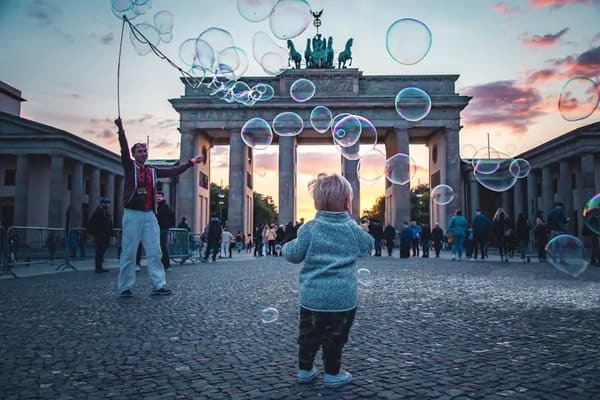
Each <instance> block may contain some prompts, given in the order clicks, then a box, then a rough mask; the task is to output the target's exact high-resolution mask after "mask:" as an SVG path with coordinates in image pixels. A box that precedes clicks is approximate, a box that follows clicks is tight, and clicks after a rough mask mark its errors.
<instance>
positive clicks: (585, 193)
mask: <svg viewBox="0 0 600 400" xmlns="http://www.w3.org/2000/svg"><path fill="white" fill-rule="evenodd" d="M580 163H581V189H580V190H578V191H577V193H578V196H577V197H576V198H575V204H573V208H572V209H566V212H567V215H569V213H571V212H572V210H573V209H575V210H577V219H578V221H577V226H578V227H579V231H580V232H581V228H582V227H583V225H582V224H583V216H582V215H581V211H582V210H583V207H584V206H585V203H587V202H588V200H589V199H591V198H592V197H594V195H595V194H596V187H595V177H594V175H595V171H594V155H593V154H582V155H581V158H580ZM580 232H576V233H575V234H577V235H578V234H579V233H580Z"/></svg>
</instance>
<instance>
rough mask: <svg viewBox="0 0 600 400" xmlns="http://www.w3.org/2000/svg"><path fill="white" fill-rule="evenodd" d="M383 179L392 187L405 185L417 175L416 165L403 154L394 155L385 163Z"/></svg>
mask: <svg viewBox="0 0 600 400" xmlns="http://www.w3.org/2000/svg"><path fill="white" fill-rule="evenodd" d="M384 169H385V177H386V179H387V180H388V181H390V182H391V183H393V184H394V185H406V184H407V183H408V182H410V181H411V179H413V178H414V176H415V174H416V173H417V164H416V163H415V161H414V160H413V159H412V158H411V157H410V156H409V155H408V154H404V153H398V154H394V155H393V156H392V157H390V158H388V159H387V160H386V162H385V167H384Z"/></svg>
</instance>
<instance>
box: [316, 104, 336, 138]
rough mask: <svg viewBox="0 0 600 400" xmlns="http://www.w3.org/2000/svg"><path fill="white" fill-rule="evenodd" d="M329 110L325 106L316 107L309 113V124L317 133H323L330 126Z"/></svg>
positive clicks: (330, 116)
mask: <svg viewBox="0 0 600 400" xmlns="http://www.w3.org/2000/svg"><path fill="white" fill-rule="evenodd" d="M332 117H333V114H332V113H331V110H329V108H327V107H325V106H316V107H315V108H313V109H312V111H311V112H310V124H311V126H312V127H313V129H314V130H315V131H317V132H319V133H325V132H327V131H328V130H329V127H330V126H331V118H332Z"/></svg>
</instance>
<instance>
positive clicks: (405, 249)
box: [400, 221, 413, 258]
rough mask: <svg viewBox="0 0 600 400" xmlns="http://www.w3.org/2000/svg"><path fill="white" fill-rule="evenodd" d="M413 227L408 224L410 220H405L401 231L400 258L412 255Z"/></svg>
mask: <svg viewBox="0 0 600 400" xmlns="http://www.w3.org/2000/svg"><path fill="white" fill-rule="evenodd" d="M412 237H413V233H412V229H411V227H410V226H409V225H408V222H406V221H404V223H403V224H402V231H400V258H409V257H410V246H411V244H412Z"/></svg>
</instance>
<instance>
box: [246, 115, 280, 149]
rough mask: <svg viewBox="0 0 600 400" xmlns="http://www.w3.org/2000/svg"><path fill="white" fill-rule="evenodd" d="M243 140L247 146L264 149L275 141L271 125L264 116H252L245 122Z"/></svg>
mask: <svg viewBox="0 0 600 400" xmlns="http://www.w3.org/2000/svg"><path fill="white" fill-rule="evenodd" d="M241 135H242V140H243V141H244V143H246V146H248V147H251V148H253V149H256V150H264V149H266V148H267V147H269V146H270V145H271V142H272V141H273V132H272V131H271V127H270V126H269V124H268V123H267V121H265V120H264V119H262V118H252V119H250V120H248V121H246V123H245V124H244V126H243V127H242V131H241Z"/></svg>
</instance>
